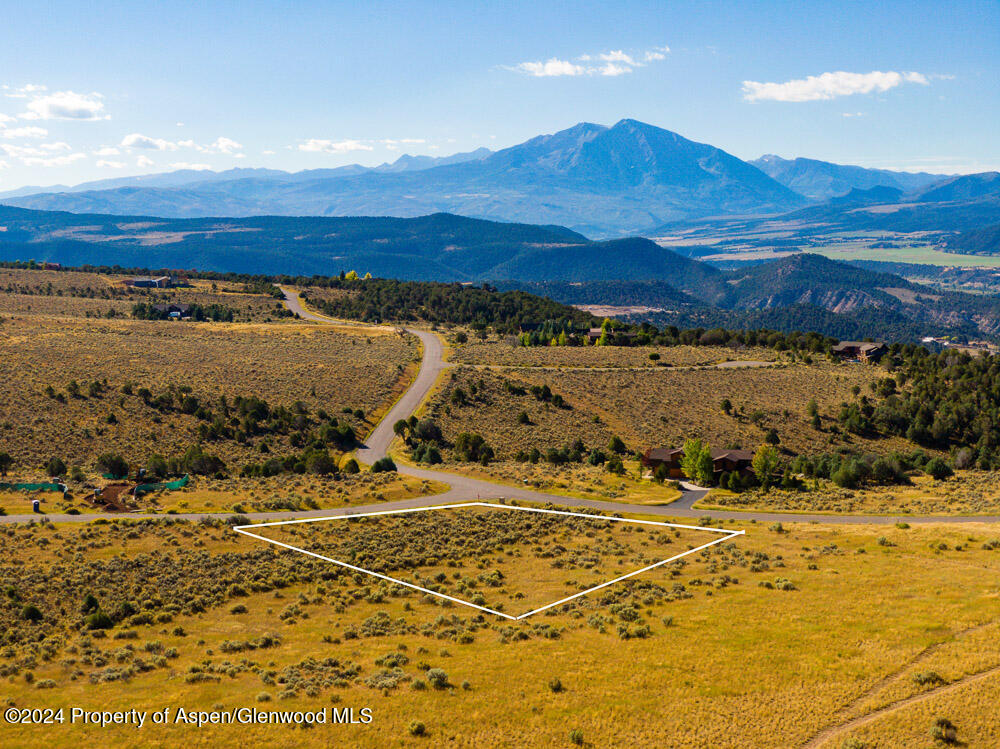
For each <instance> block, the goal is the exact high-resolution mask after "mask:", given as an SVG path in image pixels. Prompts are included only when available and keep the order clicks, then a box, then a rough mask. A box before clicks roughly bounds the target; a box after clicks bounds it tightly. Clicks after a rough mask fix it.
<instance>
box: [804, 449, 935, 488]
mask: <svg viewBox="0 0 1000 749" xmlns="http://www.w3.org/2000/svg"><path fill="white" fill-rule="evenodd" d="M788 470H789V471H790V472H791V473H792V474H801V475H803V476H805V477H806V478H822V479H829V480H830V481H832V482H833V483H834V484H836V485H837V486H840V487H843V488H845V489H855V488H857V487H859V486H864V485H876V486H891V485H894V484H909V483H910V477H909V475H908V472H910V471H915V470H922V471H924V472H925V473H927V475H929V476H932V477H933V478H935V479H938V480H942V479H945V478H948V476H951V475H952V473H953V471H952V468H951V466H950V465H949V464H948V463H947V462H946V461H944V460H943V459H941V458H930V457H928V455H927V454H926V453H925V452H924V451H923V450H919V449H918V450H914V451H913V452H911V453H909V454H907V455H903V454H901V453H896V452H893V453H889V455H886V456H878V455H872V454H864V455H861V454H856V453H847V454H839V453H821V454H818V455H799V456H796V457H795V458H794V459H792V461H791V462H790V464H789V467H788Z"/></svg>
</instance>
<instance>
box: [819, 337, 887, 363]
mask: <svg viewBox="0 0 1000 749" xmlns="http://www.w3.org/2000/svg"><path fill="white" fill-rule="evenodd" d="M832 350H833V353H834V354H836V355H837V356H839V357H840V358H841V359H856V360H858V361H862V362H865V363H866V364H868V363H875V362H877V361H879V359H881V358H882V357H883V356H885V355H886V354H887V353H888V352H889V349H888V347H887V346H886V345H885V343H883V342H882V341H841V342H840V343H838V344H837V345H836V346H834V347H833V349H832Z"/></svg>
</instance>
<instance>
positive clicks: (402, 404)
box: [0, 287, 1000, 525]
mask: <svg viewBox="0 0 1000 749" xmlns="http://www.w3.org/2000/svg"><path fill="white" fill-rule="evenodd" d="M281 290H282V291H283V292H284V293H285V305H286V306H287V307H288V309H289V310H291V311H292V312H294V313H295V314H297V315H298V316H299V317H300V318H302V319H303V320H310V321H313V322H317V323H323V324H331V323H336V324H344V325H357V326H358V327H372V326H371V325H363V324H361V323H351V322H344V321H340V320H333V319H330V318H327V317H323V316H321V315H317V314H315V313H313V312H311V311H309V310H307V309H306V308H305V307H304V306H303V305H302V302H301V300H300V299H299V297H298V295H297V294H296V293H295V292H294V291H291V290H289V289H286V288H284V287H281ZM406 331H407V332H408V333H411V334H413V335H415V336H417V337H418V338H419V339H420V342H421V344H422V345H423V357H422V358H421V361H420V369H419V371H418V372H417V376H416V378H415V379H414V381H413V384H412V385H410V387H409V388H408V389H407V390H406V392H404V393H403V395H402V396H401V397H400V398H399V400H398V401H397V402H396V403H395V404H394V405H393V406H392V408H390V409H389V411H388V413H386V415H385V416H384V417H383V418H382V420H381V421H380V422H379V423H378V424H377V425H376V426H375V429H374V430H373V431H372V433H371V434H370V435H369V436H368V439H367V440H366V444H365V445H364V447H362V448H361V449H359V450H358V453H357V455H358V459H359V460H361V461H362V462H364V463H367V464H369V465H370V464H372V463H374V462H375V461H376V460H378V459H379V458H382V457H385V455H386V454H387V452H388V450H389V446H390V445H391V444H392V441H393V439H394V438H395V433H394V432H393V430H392V427H393V425H394V424H395V423H396V422H397V421H398V420H399V419H406V418H408V417H409V416H410V414H412V413H413V412H414V411H416V409H417V408H418V407H419V406H420V404H421V403H422V402H423V401H424V399H425V398H426V397H427V395H428V393H429V392H430V390H431V388H432V387H434V383H435V382H436V381H437V379H438V376H439V375H440V374H441V373H442V372H443V371H444V370H446V369H447V368H448V367H450V366H452V365H451V364H449V363H448V362H446V361H444V359H443V350H444V349H443V346H442V344H441V339H440V338H438V336H437V335H435V334H434V333H432V332H430V331H428V330H421V329H419V328H407V329H406ZM755 364H756V363H755ZM730 366H732V365H730ZM758 366H759V364H758ZM397 468H398V471H399V473H401V474H404V475H406V476H413V477H416V478H421V479H428V480H430V481H438V482H441V483H445V484H448V485H449V486H450V488H449V490H448V491H446V492H444V493H442V494H435V495H432V496H421V497H413V498H411V499H403V500H397V501H394V502H379V503H375V504H370V505H360V506H354V507H336V508H331V509H326V510H307V511H303V512H291V511H278V512H256V513H247V514H246V517H248V518H250V520H251V521H259V522H263V521H269V520H280V519H286V518H306V517H332V516H338V515H354V514H358V513H363V512H374V511H379V510H401V509H410V508H413V507H426V506H428V505H436V504H454V503H457V502H470V501H474V500H476V499H501V498H504V499H519V500H528V501H532V502H541V503H546V502H552V503H557V504H560V505H564V506H568V507H580V508H586V509H591V510H603V511H605V512H622V513H626V512H627V513H640V514H643V515H657V516H662V517H670V518H705V517H709V518H713V519H715V520H743V521H757V522H764V523H771V522H786V523H788V522H807V523H827V524H831V523H833V524H857V525H887V524H892V523H896V522H898V521H900V520H905V521H906V522H908V523H1000V516H997V515H990V516H987V515H955V516H947V515H925V516H913V515H905V514H901V515H824V514H808V513H789V512H724V511H717V510H699V509H695V508H694V506H693V505H694V504H695V502H697V501H698V500H699V499H701V498H702V497H704V496H705V494H707V493H708V490H707V489H694V488H687V487H685V488H682V491H681V498H680V499H678V500H677V501H675V502H672V503H670V504H669V505H659V506H650V505H635V504H629V503H627V502H612V501H607V500H597V499H584V498H581V497H566V496H562V495H559V494H546V493H544V492H536V491H531V490H529V489H524V488H521V487H518V486H509V485H505V484H497V483H493V482H490V481H484V480H481V479H474V478H470V477H468V476H463V475H461V474H455V473H449V472H447V471H438V470H432V469H429V468H417V467H412V466H406V465H399V466H398V467H397ZM228 514H231V513H224V515H228ZM204 517H220V514H219V513H183V514H181V513H178V514H176V515H174V514H171V515H163V514H148V515H147V514H142V513H129V514H124V515H123V514H121V513H96V514H88V515H63V514H53V515H7V516H0V523H23V522H31V521H36V522H37V521H38V520H40V519H41V518H45V519H48V520H51V521H53V522H71V523H72V522H75V523H80V522H88V521H92V520H96V519H98V518H106V519H116V518H129V519H146V518H150V519H153V518H158V519H163V518H174V519H186V520H200V519H201V518H204Z"/></svg>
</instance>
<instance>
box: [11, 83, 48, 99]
mask: <svg viewBox="0 0 1000 749" xmlns="http://www.w3.org/2000/svg"><path fill="white" fill-rule="evenodd" d="M42 91H48V88H47V87H46V86H36V85H35V84H33V83H29V84H28V85H27V86H21V87H20V88H12V87H10V86H3V93H4V96H6V97H7V98H8V99H27V98H28V97H29V96H31V95H32V94H38V93H40V92H42Z"/></svg>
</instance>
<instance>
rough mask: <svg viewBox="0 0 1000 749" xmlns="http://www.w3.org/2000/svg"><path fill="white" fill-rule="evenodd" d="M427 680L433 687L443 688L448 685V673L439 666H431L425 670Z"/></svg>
mask: <svg viewBox="0 0 1000 749" xmlns="http://www.w3.org/2000/svg"><path fill="white" fill-rule="evenodd" d="M427 681H429V682H430V684H431V686H432V687H434V688H435V689H444V688H445V687H447V686H448V674H446V673H445V672H444V670H443V669H440V668H432V669H430V670H429V671H428V672H427Z"/></svg>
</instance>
